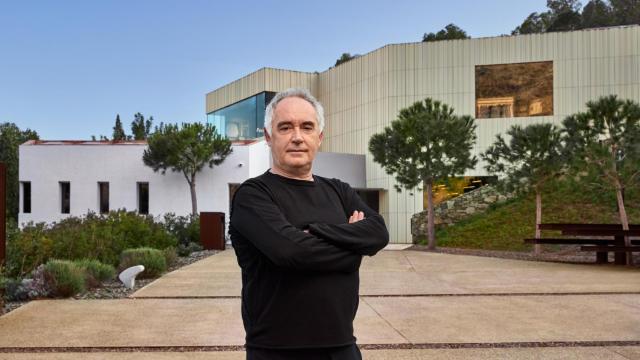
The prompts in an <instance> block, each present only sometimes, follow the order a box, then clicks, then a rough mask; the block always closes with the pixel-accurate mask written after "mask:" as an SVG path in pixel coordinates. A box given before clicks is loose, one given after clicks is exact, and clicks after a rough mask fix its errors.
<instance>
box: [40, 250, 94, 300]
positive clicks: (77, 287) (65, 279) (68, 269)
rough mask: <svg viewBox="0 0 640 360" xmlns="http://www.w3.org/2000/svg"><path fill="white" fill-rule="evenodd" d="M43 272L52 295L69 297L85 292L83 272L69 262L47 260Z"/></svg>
mask: <svg viewBox="0 0 640 360" xmlns="http://www.w3.org/2000/svg"><path fill="white" fill-rule="evenodd" d="M44 271H45V278H46V280H47V285H48V287H49V288H50V289H51V293H52V295H55V296H62V297H69V296H73V295H75V294H78V293H81V292H83V291H85V272H84V270H83V269H82V268H80V267H79V266H78V265H76V264H75V263H73V262H71V261H68V260H55V259H54V260H49V261H48V262H47V263H46V264H45V266H44Z"/></svg>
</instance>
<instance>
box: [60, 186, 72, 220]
mask: <svg viewBox="0 0 640 360" xmlns="http://www.w3.org/2000/svg"><path fill="white" fill-rule="evenodd" d="M60 212H61V213H63V214H69V213H70V212H71V183H70V182H68V181H61V182H60Z"/></svg>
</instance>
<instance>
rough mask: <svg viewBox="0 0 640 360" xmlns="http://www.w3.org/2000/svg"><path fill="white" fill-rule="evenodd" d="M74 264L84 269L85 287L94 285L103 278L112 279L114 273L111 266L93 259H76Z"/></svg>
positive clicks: (114, 270)
mask: <svg viewBox="0 0 640 360" xmlns="http://www.w3.org/2000/svg"><path fill="white" fill-rule="evenodd" d="M74 264H76V265H77V266H78V267H79V268H81V269H82V270H83V271H84V274H85V283H86V285H87V287H96V286H98V285H100V283H101V282H103V281H105V280H109V279H113V278H114V277H115V274H116V269H115V268H114V267H113V266H111V265H107V264H103V263H101V262H100V261H98V260H95V259H83V260H76V261H74Z"/></svg>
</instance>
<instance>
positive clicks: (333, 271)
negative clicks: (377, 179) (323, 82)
mask: <svg viewBox="0 0 640 360" xmlns="http://www.w3.org/2000/svg"><path fill="white" fill-rule="evenodd" d="M323 128H324V114H323V109H322V105H320V103H318V101H317V100H316V99H315V98H314V97H313V96H311V94H309V92H308V91H307V90H304V89H289V90H287V91H284V92H282V93H279V94H277V95H276V96H275V97H274V98H273V100H272V101H271V103H270V104H269V105H268V106H267V109H266V111H265V138H266V141H267V143H268V144H269V146H270V147H271V156H272V159H273V165H272V167H271V169H270V170H269V171H267V172H265V173H264V174H262V175H260V176H258V177H256V178H253V179H249V180H247V181H245V182H244V183H243V184H242V186H240V188H239V189H238V190H237V192H236V194H235V196H234V199H233V205H232V211H231V226H230V230H229V232H230V234H231V241H232V243H233V247H234V249H235V252H236V255H237V257H238V263H239V264H240V267H241V268H242V318H243V321H244V327H245V330H246V333H247V336H246V347H247V359H269V360H278V359H307V360H313V359H334V360H342V359H344V360H346V359H361V355H360V351H359V350H358V347H357V346H356V344H355V340H356V339H355V337H354V336H353V319H354V317H355V315H356V311H357V308H358V287H359V274H358V269H359V267H360V262H361V261H362V256H363V255H369V256H371V255H374V254H375V253H377V252H378V251H379V250H380V249H382V248H383V247H384V246H385V245H386V244H387V243H388V241H389V234H388V232H387V229H386V226H385V224H384V221H383V219H382V217H381V216H380V215H379V214H377V213H376V212H375V211H373V210H371V209H370V208H369V207H367V206H366V205H365V204H364V202H362V200H361V199H360V198H359V197H358V195H357V194H356V192H355V191H354V190H353V189H351V187H350V186H349V185H348V184H346V183H343V182H341V181H340V180H337V179H327V178H324V177H320V176H317V175H313V173H312V163H313V159H314V158H315V155H316V152H317V151H318V148H319V147H320V143H321V142H322V137H323V132H322V131H323Z"/></svg>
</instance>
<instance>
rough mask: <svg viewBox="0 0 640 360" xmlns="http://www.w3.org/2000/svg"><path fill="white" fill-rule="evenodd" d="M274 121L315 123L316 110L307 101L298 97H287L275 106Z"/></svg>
mask: <svg viewBox="0 0 640 360" xmlns="http://www.w3.org/2000/svg"><path fill="white" fill-rule="evenodd" d="M274 115H276V116H274V119H273V120H274V121H275V122H280V121H307V120H312V121H316V122H317V118H316V110H315V109H314V107H313V105H311V104H310V103H309V102H308V101H307V100H305V99H302V98H299V97H287V98H284V99H282V100H280V102H278V105H276V108H275V111H274Z"/></svg>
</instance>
